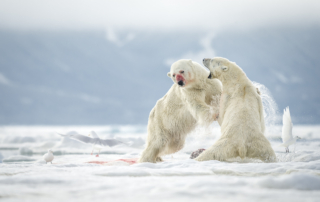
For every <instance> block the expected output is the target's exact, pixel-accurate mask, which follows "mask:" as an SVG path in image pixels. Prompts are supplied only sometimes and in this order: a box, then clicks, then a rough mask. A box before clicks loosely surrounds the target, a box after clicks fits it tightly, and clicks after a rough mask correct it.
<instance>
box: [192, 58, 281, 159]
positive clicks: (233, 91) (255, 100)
mask: <svg viewBox="0 0 320 202" xmlns="http://www.w3.org/2000/svg"><path fill="white" fill-rule="evenodd" d="M203 64H204V65H205V66H206V67H207V68H208V69H209V70H210V72H211V75H212V77H213V78H217V79H219V80H220V81H221V82H222V85H223V92H222V95H221V99H220V109H219V123H220V126H221V137H220V138H219V139H218V140H217V141H216V142H215V143H214V144H213V145H212V146H211V147H210V148H209V149H207V150H205V151H204V152H203V153H201V154H200V155H199V156H198V157H197V158H196V160H198V161H207V160H219V161H225V160H227V159H230V158H234V157H238V156H240V157H241V158H245V157H249V158H258V159H261V160H262V161H265V162H273V161H275V160H276V156H275V153H274V151H273V149H272V148H271V145H270V142H269V141H268V140H267V139H266V137H265V136H264V131H265V123H264V116H263V106H262V102H261V98H260V95H259V91H258V90H257V89H256V87H255V86H254V85H253V84H252V82H251V81H250V80H249V79H248V77H247V76H246V74H245V73H244V72H243V71H242V69H241V68H240V67H239V66H237V65H236V63H233V62H230V61H229V60H227V59H225V58H220V57H215V58H213V59H203Z"/></svg>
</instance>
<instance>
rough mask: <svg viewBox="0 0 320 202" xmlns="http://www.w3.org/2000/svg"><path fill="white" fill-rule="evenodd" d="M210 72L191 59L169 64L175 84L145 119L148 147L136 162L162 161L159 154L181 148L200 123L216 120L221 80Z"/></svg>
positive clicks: (170, 152) (170, 73)
mask: <svg viewBox="0 0 320 202" xmlns="http://www.w3.org/2000/svg"><path fill="white" fill-rule="evenodd" d="M208 75H209V72H207V71H206V70H205V68H204V67H202V66H201V65H200V64H198V63H196V62H192V60H185V59H183V60H179V61H177V62H175V63H173V64H172V66H171V71H170V72H169V73H168V76H169V77H170V78H172V80H173V82H174V84H173V85H172V86H171V88H170V90H169V91H168V92H167V94H166V95H165V96H164V97H163V98H161V99H160V100H158V101H157V103H156V105H155V107H154V108H153V109H152V110H151V112H150V115H149V122H148V137H147V146H146V148H145V150H144V151H143V152H142V155H141V157H140V159H139V162H152V163H155V162H157V161H162V159H161V156H163V155H167V154H172V153H175V152H177V151H179V150H181V149H182V148H183V146H184V143H185V138H186V136H187V134H188V133H190V132H191V131H192V130H193V129H194V128H195V127H196V126H197V123H198V122H199V124H202V125H203V124H210V123H212V122H213V121H214V120H216V118H217V116H218V113H219V109H218V107H219V106H218V104H215V102H214V101H215V98H216V97H219V98H220V94H221V91H222V86H221V82H220V81H219V80H217V79H208Z"/></svg>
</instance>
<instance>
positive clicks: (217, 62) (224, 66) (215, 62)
mask: <svg viewBox="0 0 320 202" xmlns="http://www.w3.org/2000/svg"><path fill="white" fill-rule="evenodd" d="M203 65H204V66H205V67H207V68H208V69H209V70H210V75H209V78H219V77H220V76H221V75H222V74H223V73H225V72H228V71H229V69H230V68H229V66H230V61H229V60H228V59H225V58H221V57H215V58H213V59H211V58H204V59H203Z"/></svg>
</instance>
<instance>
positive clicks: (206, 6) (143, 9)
mask: <svg viewBox="0 0 320 202" xmlns="http://www.w3.org/2000/svg"><path fill="white" fill-rule="evenodd" d="M319 11H320V1H317V0H309V1H296V0H283V1H275V0H269V1H252V0H244V1H220V0H219V1H212V0H211V1H208V0H203V1H190V0H187V1H182V0H176V1H170V0H162V1H145V0H136V1H124V0H117V1H101V0H97V1H85V0H69V1H64V0H55V1H42V0H30V1H23V0H2V1H1V2H0V27H1V28H2V29H3V28H6V29H18V30H30V29H31V30H33V29H36V30H38V29H48V30H57V29H58V30H60V29H62V30H70V29H71V30H72V29H80V30H87V29H101V28H102V29H106V28H110V27H111V28H113V29H140V30H149V31H172V30H181V29H183V30H188V31H196V30H203V31H208V30H211V31H217V30H221V29H230V28H237V29H248V28H249V29H250V28H256V27H262V26H267V25H283V24H286V25H300V26H304V25H309V26H310V25H319V22H320V15H319Z"/></svg>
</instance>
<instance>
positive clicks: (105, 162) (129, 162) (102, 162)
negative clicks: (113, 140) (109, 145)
mask: <svg viewBox="0 0 320 202" xmlns="http://www.w3.org/2000/svg"><path fill="white" fill-rule="evenodd" d="M121 161H122V162H126V163H128V164H130V165H132V164H135V163H137V161H138V159H137V158H134V159H117V160H111V161H89V162H87V163H95V164H99V165H104V164H107V163H113V162H121Z"/></svg>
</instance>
